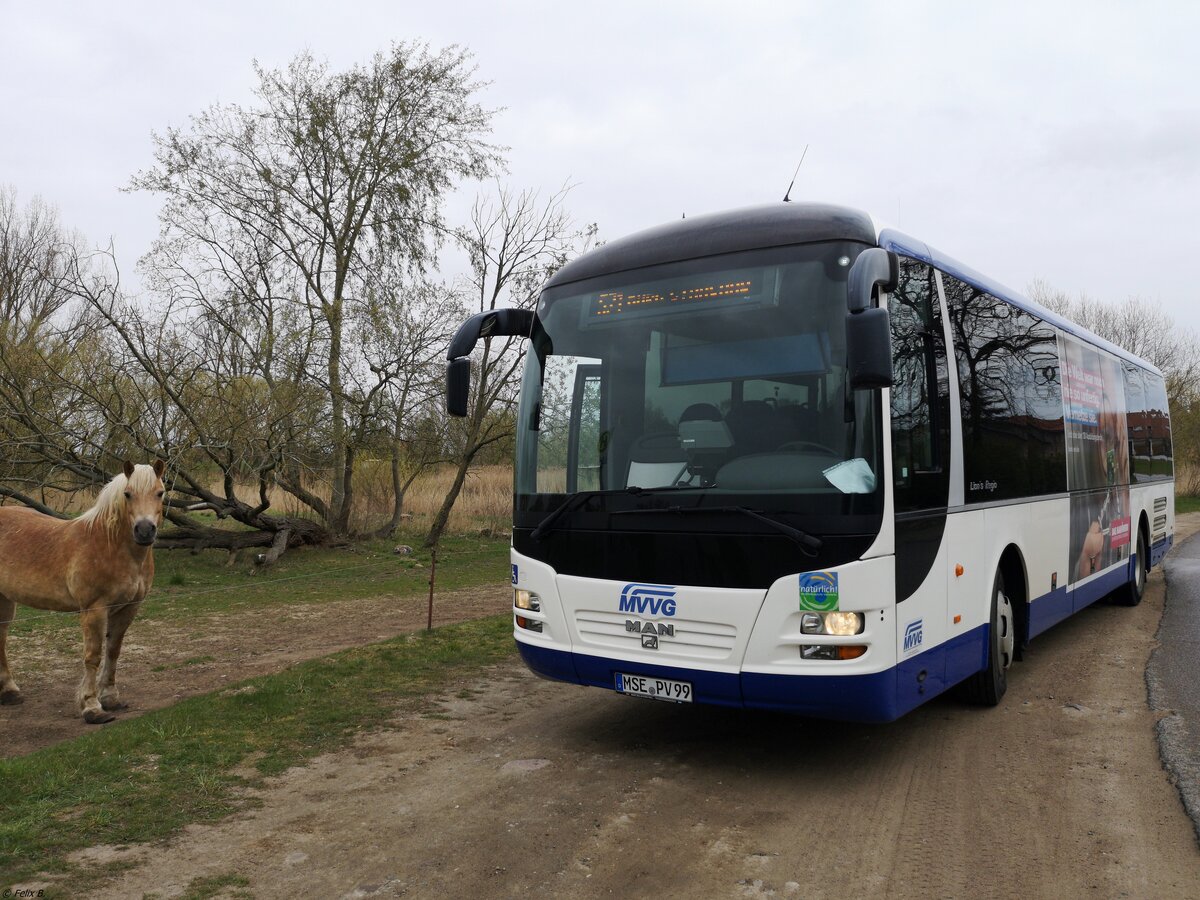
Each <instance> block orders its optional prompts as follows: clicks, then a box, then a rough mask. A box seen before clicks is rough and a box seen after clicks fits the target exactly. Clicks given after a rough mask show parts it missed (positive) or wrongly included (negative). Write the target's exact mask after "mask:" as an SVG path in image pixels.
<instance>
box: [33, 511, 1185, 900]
mask: <svg viewBox="0 0 1200 900" xmlns="http://www.w3.org/2000/svg"><path fill="white" fill-rule="evenodd" d="M1186 518H1187V519H1189V520H1192V519H1194V521H1184V519H1185V517H1180V522H1179V528H1178V530H1177V539H1178V540H1180V541H1181V540H1182V539H1183V537H1184V536H1185V535H1186V534H1188V533H1190V532H1192V531H1194V530H1195V529H1196V527H1197V526H1198V525H1200V514H1198V515H1196V516H1193V517H1186ZM493 592H495V593H496V594H498V598H494V597H492V596H491V595H492V593H493ZM467 602H468V601H465V600H464V606H463V607H461V608H466V606H465V605H466V603H467ZM471 602H476V603H479V604H480V606H479V611H480V612H481V613H482V612H492V611H495V609H494V608H493V606H492V604H494V603H498V604H499V608H500V609H504V608H507V603H508V597H507V591H506V589H503V588H501V587H497V588H495V589H489V590H488V591H482V592H479V595H478V596H477V597H476V599H475V600H474V601H471ZM442 606H443V608H444V609H446V610H448V611H450V610H453V609H455V608H456V607H454V606H452V605H451V604H448V603H447V604H442ZM322 609H323V610H324V608H322ZM1162 611H1163V580H1162V576H1161V573H1159V572H1155V573H1154V574H1153V575H1152V577H1151V581H1150V584H1149V587H1148V592H1147V597H1146V600H1145V602H1143V603H1142V605H1141V606H1139V607H1137V608H1135V609H1128V608H1124V607H1118V606H1112V605H1107V604H1098V605H1096V606H1094V607H1092V608H1090V609H1088V610H1086V611H1084V612H1082V613H1080V614H1079V615H1077V616H1074V617H1073V618H1072V619H1070V620H1068V621H1066V622H1064V623H1062V624H1061V625H1059V626H1057V627H1056V628H1054V629H1052V630H1051V631H1050V632H1049V633H1047V634H1045V635H1042V636H1041V637H1039V638H1038V639H1037V640H1036V641H1034V643H1033V645H1032V647H1031V649H1030V652H1029V654H1028V655H1027V658H1026V660H1025V661H1024V662H1022V663H1020V664H1018V665H1017V666H1016V668H1014V670H1013V671H1012V672H1011V674H1010V679H1009V692H1008V695H1007V697H1006V698H1005V700H1004V703H1003V704H1002V705H1001V706H1000V707H998V708H995V709H979V708H975V707H971V706H968V705H965V704H964V703H962V702H961V701H959V700H957V699H955V698H953V697H943V698H939V699H938V700H935V701H934V702H932V703H930V704H928V705H926V706H925V707H923V708H921V709H918V710H916V711H915V712H913V713H912V714H910V715H908V716H906V717H905V718H903V719H901V720H900V721H899V722H896V723H893V724H891V725H886V726H859V725H846V724H838V723H824V722H814V721H809V720H802V719H797V718H791V717H785V716H777V715H769V714H756V713H748V712H739V711H731V710H721V709H715V708H708V707H689V706H673V705H669V704H661V703H655V702H653V701H645V700H637V699H633V698H626V697H621V696H618V695H615V694H612V693H610V692H607V691H600V690H596V689H588V688H579V687H573V686H570V685H563V684H557V683H551V682H545V681H540V680H538V679H536V678H534V677H533V676H531V675H530V674H529V673H528V672H527V671H525V670H524V669H523V668H522V667H521V666H519V665H518V664H515V663H514V664H505V665H502V666H497V667H494V668H492V669H490V670H488V671H486V672H485V673H484V675H483V677H482V678H480V679H478V680H474V681H471V682H463V683H456V684H450V685H447V686H446V687H445V690H444V692H443V693H442V695H441V696H440V697H439V698H436V699H435V702H434V704H433V706H432V707H430V706H429V704H428V703H426V704H425V705H423V706H422V705H418V704H413V705H408V706H405V707H402V708H398V709H397V714H396V718H395V720H394V721H393V723H392V724H391V726H390V727H389V728H387V729H386V730H383V731H381V732H378V733H374V734H370V735H365V736H364V737H362V738H361V739H360V740H359V741H358V742H356V743H355V744H354V745H353V746H352V747H350V748H348V749H346V750H344V751H341V752H338V753H334V754H329V755H327V756H323V757H321V758H319V759H317V760H315V761H314V762H313V763H312V764H310V765H308V766H306V767H303V768H297V769H293V770H291V771H289V772H287V773H285V774H284V775H282V776H280V777H278V778H275V779H272V780H270V781H269V782H268V783H267V784H266V786H265V787H264V788H262V789H261V790H259V791H258V792H257V794H258V796H259V797H260V799H261V801H262V807H261V808H260V809H257V810H254V811H250V812H246V813H242V814H239V815H236V816H234V817H231V818H230V819H228V820H226V821H224V822H221V823H219V824H216V825H211V826H194V827H191V828H189V829H187V830H186V831H185V832H184V833H183V834H182V835H180V836H179V837H178V838H176V839H174V840H172V841H170V842H169V843H167V844H165V845H161V846H150V847H135V848H128V849H121V848H107V847H98V848H92V849H91V850H88V851H84V853H83V854H81V855H80V856H79V858H80V859H81V860H87V859H97V860H112V859H125V860H128V861H129V862H130V863H133V864H135V865H134V867H133V868H131V869H130V870H129V871H128V872H127V873H125V874H124V875H123V877H122V878H121V879H120V880H119V881H117V882H115V883H110V884H108V885H105V886H104V888H103V889H102V890H98V891H97V896H104V897H142V896H143V895H145V894H147V893H154V894H157V895H159V896H162V897H169V896H178V895H180V894H181V893H182V892H183V891H184V889H185V887H186V886H187V885H188V884H189V883H191V882H192V881H193V879H195V878H198V877H208V876H223V875H229V874H236V875H239V876H241V877H243V878H245V879H247V880H248V881H249V888H248V890H249V891H250V892H252V893H253V895H254V896H255V897H259V898H273V897H280V898H283V897H288V898H290V897H295V896H322V897H331V898H332V897H398V896H407V897H470V898H491V897H528V896H533V897H601V896H620V897H664V898H665V897H688V898H695V897H771V896H777V897H806V898H807V897H818V898H819V897H829V898H834V897H838V898H840V897H845V896H862V897H922V898H924V897H965V896H970V897H973V898H974V897H1055V898H1060V897H1102V898H1108V897H1135V898H1141V897H1154V898H1170V897H1190V898H1194V897H1196V896H1200V850H1198V849H1197V844H1196V840H1195V836H1194V834H1193V830H1192V823H1191V821H1190V820H1189V819H1188V818H1187V817H1186V815H1185V814H1184V812H1183V808H1182V804H1181V803H1180V800H1179V796H1178V794H1177V793H1176V791H1175V788H1174V787H1173V786H1172V785H1171V783H1170V782H1169V780H1168V778H1167V776H1166V775H1165V774H1164V772H1163V770H1162V768H1161V766H1160V764H1159V756H1158V747H1157V745H1156V742H1155V733H1154V731H1155V718H1156V716H1155V714H1154V713H1153V712H1152V711H1151V710H1150V709H1149V707H1148V706H1147V701H1146V685H1145V682H1144V672H1145V669H1146V662H1147V659H1148V657H1149V654H1150V652H1151V650H1152V649H1153V647H1154V643H1155V641H1154V634H1155V630H1156V628H1157V625H1158V622H1159V619H1160V617H1161V615H1162ZM345 612H347V611H345V610H343V611H341V613H342V614H344V613H345ZM376 612H378V610H377V611H376ZM304 614H306V615H308V614H321V615H328V616H330V617H331V618H330V619H329V620H328V622H329V628H330V630H331V631H332V629H333V627H334V624H333V623H334V622H336V621H338V619H339V611H337V610H336V609H328V610H327V611H325V612H322V611H321V610H310V611H307V612H305V613H304ZM273 615H274V614H273ZM419 621H420V620H418V622H419ZM370 622H371V623H372V624H371V625H370V627H367V628H364V629H363V630H362V631H361V633H360V635H359V638H360V640H368V639H374V637H375V636H386V633H394V631H395V629H396V628H397V627H398V626H397V625H393V624H389V625H385V624H384V623H383V621H382V620H381V619H379V618H378V617H377V616H374V617H372V618H371V619H370ZM277 624H278V627H279V628H280V629H286V625H285V624H284V623H282V622H280V623H277ZM293 624H294V623H293ZM343 624H345V627H346V629H347V630H346V631H344V632H339V635H340V636H338V637H337V638H336V639H334V638H333V637H332V636H331V632H327V637H329V644H328V645H327V646H325V647H322V648H317V649H314V650H313V651H312V652H314V653H315V652H325V650H326V649H332V648H333V646H335V645H339V644H338V642H340V641H342V640H349V639H350V638H351V637H352V634H351V631H350V625H349V623H345V622H343ZM164 627H165V626H164ZM271 627H275V626H274V625H272V626H271ZM158 637H160V636H159V635H145V636H144V637H143V638H142V640H144V641H145V643H146V644H147V645H148V646H156V647H159V648H160V649H159V650H158V651H156V653H155V657H154V658H155V659H161V655H160V654H161V646H162V645H161V644H158V643H152V642H151V638H155V639H157V638H158ZM220 637H221V640H220V641H219V642H218V641H214V644H213V646H212V647H209V648H206V649H205V650H204V652H207V653H210V654H213V655H216V654H218V653H221V652H223V651H222V649H221V647H220V646H217V644H218V643H224V644H228V643H230V642H233V643H235V644H237V645H238V646H240V647H242V648H244V649H239V650H236V651H235V650H230V653H232V654H235V655H236V658H237V659H240V660H242V665H244V666H245V668H243V669H242V670H241V671H242V673H244V674H250V673H252V672H253V671H258V669H253V668H250V667H252V666H259V665H264V664H265V661H263V660H262V659H261V657H260V654H258V653H257V652H255V653H251V649H250V648H254V647H257V646H276V645H275V644H271V643H270V642H268V643H267V644H260V643H259V642H260V640H261V633H260V635H259V636H257V637H256V635H255V634H254V633H251V632H248V631H247V630H246V627H245V621H244V620H243V621H242V622H241V623H239V626H238V628H235V629H233V630H231V631H230V632H228V633H226V634H224V635H222V636H220ZM279 646H282V642H281V643H280V645H279ZM179 652H180V653H181V654H184V653H185V654H187V655H188V656H192V655H194V654H195V653H197V652H200V651H197V650H196V649H194V648H188V649H183V648H181V649H180V651H179ZM274 652H281V653H282V652H284V651H283V650H277V651H274ZM287 652H291V653H293V654H301V655H302V654H303V653H304V652H305V651H302V650H298V649H297V648H296V647H295V646H294V645H293V646H291V647H290V648H288V651H287ZM310 655H311V654H310ZM223 658H224V657H223ZM292 658H300V655H296V656H294V657H292ZM278 665H279V663H275V664H274V667H278ZM268 667H271V666H268ZM190 668H192V667H187V668H184V669H180V670H178V673H179V680H177V681H176V682H175V684H174V687H175V689H177V690H178V689H179V685H180V684H181V683H182V682H183V681H185V680H187V679H188V678H191V677H199V676H201V675H202V674H203V673H199V672H196V673H190V672H188V669H190ZM223 671H224V672H225V674H227V675H228V676H229V677H230V678H234V677H240V674H239V675H235V674H234V673H233V672H232V671H231V670H230V667H229V666H228V664H227V665H226V666H225V667H224V670H223ZM213 677H219V676H215V675H212V674H209V675H208V676H207V678H208V679H209V680H208V681H207V682H206V684H207V686H208V687H211V686H212V685H213V684H215V683H218V682H214V681H212V680H211V679H212V678H213ZM129 678H130V682H131V683H133V682H134V681H136V682H137V683H138V684H141V685H143V689H144V681H143V679H141V678H135V677H134V673H132V672H131V673H130V676H129ZM189 685H191V682H189ZM28 687H32V685H31V684H28V683H27V689H28ZM199 689H206V688H205V687H202V686H201V685H199V684H196V685H191V686H189V687H187V688H184V690H185V691H192V690H199ZM131 690H132V688H131ZM64 698H65V699H69V698H68V697H66V692H64ZM141 702H142V703H146V702H147V701H146V700H145V699H144V698H143V699H142V701H141ZM166 702H169V698H168V700H167V701H166ZM31 704H32V699H31V702H30V704H27V705H26V709H22V711H21V714H22V715H24V714H26V710H27V709H28V708H29V707H30V706H31ZM72 727H74V726H72ZM226 896H233V894H232V893H231V894H228V895H226Z"/></svg>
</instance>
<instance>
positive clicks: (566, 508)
mask: <svg viewBox="0 0 1200 900" xmlns="http://www.w3.org/2000/svg"><path fill="white" fill-rule="evenodd" d="M700 487H701V485H698V484H697V485H685V486H683V487H674V486H672V487H659V488H644V487H638V486H637V485H636V484H631V485H629V487H623V488H615V489H613V490H607V491H579V492H577V493H574V494H572V495H571V496H570V497H568V498H567V499H566V500H564V501H563V502H562V504H561V505H560V506H559V507H558V508H557V509H556V510H554V512H552V513H550V515H548V516H546V518H544V519H542V521H541V523H540V524H539V525H538V526H537V528H535V529H533V531H531V532H530V533H529V536H530V537H531V538H532V539H533V540H535V541H540V540H541V539H542V538H544V537H545V536H546V532H548V531H550V529H552V528H553V527H554V523H555V522H557V521H558V520H559V519H561V518H562V517H563V516H565V515H566V514H567V513H569V512H571V511H573V510H576V509H579V507H581V506H583V504H585V503H587V502H588V501H589V500H591V499H592V498H593V497H605V496H609V495H612V494H632V495H633V496H635V497H641V496H643V495H646V494H656V493H659V492H660V491H689V490H693V491H694V490H698V489H699V488H700Z"/></svg>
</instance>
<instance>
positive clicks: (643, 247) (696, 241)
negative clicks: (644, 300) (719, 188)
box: [546, 203, 878, 288]
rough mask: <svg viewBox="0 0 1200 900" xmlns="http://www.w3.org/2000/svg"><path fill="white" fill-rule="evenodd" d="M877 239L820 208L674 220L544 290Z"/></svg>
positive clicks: (845, 211) (569, 269)
mask: <svg viewBox="0 0 1200 900" xmlns="http://www.w3.org/2000/svg"><path fill="white" fill-rule="evenodd" d="M877 237H878V235H877V233H876V230H875V223H874V222H872V221H871V217H870V216H868V215H867V214H866V213H863V212H859V211H858V210H856V209H849V208H848V207H845V206H830V205H827V204H824V203H773V204H770V205H768V206H751V207H748V208H746V209H734V210H729V211H727V212H719V213H711V214H709V215H704V216H695V217H692V218H688V219H677V220H676V221H674V222H668V223H667V224H666V225H659V226H658V227H656V228H649V229H646V230H645V231H639V232H636V233H635V234H631V235H628V236H627V237H622V238H618V239H617V240H615V241H612V242H610V243H607V244H604V245H603V246H601V247H597V248H596V249H595V250H593V251H591V252H590V253H585V254H584V255H583V256H580V257H578V258H577V259H574V260H572V261H571V262H569V263H567V264H566V265H565V266H563V267H562V268H561V269H559V270H558V271H557V272H556V273H554V275H553V276H552V277H551V278H550V280H549V281H548V282H547V283H546V287H548V288H550V287H558V286H559V285H562V284H569V283H571V282H573V281H583V280H584V279H585V278H593V277H595V276H597V275H609V274H612V273H614V272H624V271H627V270H628V269H640V268H642V267H643V266H653V265H658V264H659V263H672V262H682V261H683V260H686V259H697V258H700V257H703V256H716V255H718V254H721V253H737V252H738V251H740V250H759V249H762V248H764V247H784V246H787V245H788V244H807V243H812V242H815V241H836V240H849V241H859V242H861V243H863V244H867V245H870V246H874V245H875V242H876V239H877Z"/></svg>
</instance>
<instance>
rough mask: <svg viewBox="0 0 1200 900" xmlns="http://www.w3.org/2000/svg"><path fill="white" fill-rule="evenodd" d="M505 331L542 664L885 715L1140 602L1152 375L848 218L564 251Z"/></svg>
mask: <svg viewBox="0 0 1200 900" xmlns="http://www.w3.org/2000/svg"><path fill="white" fill-rule="evenodd" d="M498 335H523V336H527V337H528V339H529V342H530V344H529V350H528V354H527V362H526V366H525V371H524V378H523V381H522V386H521V397H520V405H519V411H518V415H517V443H516V448H517V449H516V454H517V459H516V471H515V491H514V522H513V546H512V582H513V589H514V609H513V617H514V618H513V621H514V634H515V637H516V640H517V645H518V647H519V649H520V652H521V655H522V656H523V657H524V659H525V661H526V663H527V664H528V665H529V667H530V668H531V669H532V670H533V671H535V672H537V673H539V674H541V675H544V676H547V677H549V678H552V679H558V680H561V681H566V682H572V683H576V684H583V685H592V686H596V687H602V688H608V689H611V690H616V691H619V692H622V693H625V694H631V695H637V696H642V697H653V698H656V699H665V700H673V701H680V702H698V703H712V704H720V705H725V706H735V707H748V708H759V709H771V710H785V711H790V712H795V713H800V714H805V715H813V716H821V717H828V718H837V719H849V720H859V721H877V722H878V721H890V720H893V719H895V718H897V717H898V716H900V715H903V714H904V713H905V712H907V711H908V710H911V709H912V708H914V707H915V706H917V705H919V704H921V703H923V702H924V701H926V700H929V699H930V698H932V697H935V696H937V695H938V694H940V693H942V692H943V691H945V690H946V689H948V688H950V687H952V686H954V685H956V684H959V683H965V689H966V691H967V693H968V694H970V695H971V696H972V697H973V698H974V699H976V700H977V701H979V702H981V703H984V704H995V703H998V702H999V701H1000V698H1001V697H1002V696H1003V694H1004V692H1005V688H1006V684H1007V682H1006V672H1007V670H1008V667H1009V665H1010V664H1011V663H1012V662H1013V661H1014V660H1016V659H1020V657H1021V654H1022V650H1023V649H1024V648H1025V647H1026V646H1027V643H1028V642H1029V640H1030V639H1031V638H1033V637H1035V636H1037V635H1038V634H1039V633H1040V632H1042V631H1045V630H1046V629H1047V628H1050V627H1051V626H1053V625H1054V624H1055V623H1057V622H1059V621H1060V620H1062V619H1064V618H1066V617H1067V616H1069V615H1070V614H1071V613H1073V612H1076V611H1078V610H1080V609H1082V608H1083V607H1085V606H1087V605H1089V604H1091V603H1094V602H1095V601H1097V600H1099V599H1100V598H1102V597H1106V596H1108V595H1114V596H1115V597H1116V598H1117V599H1118V600H1120V601H1122V602H1125V603H1127V604H1131V605H1132V604H1136V603H1137V602H1139V601H1140V599H1141V597H1142V592H1143V590H1144V588H1145V583H1146V575H1147V571H1148V569H1149V568H1150V567H1152V566H1154V565H1157V564H1158V563H1159V561H1160V560H1161V559H1162V557H1163V555H1164V554H1165V553H1166V552H1167V550H1168V548H1169V547H1170V546H1171V542H1172V539H1173V526H1174V494H1173V485H1174V480H1173V474H1172V462H1171V427H1170V418H1169V416H1168V410H1167V397H1166V391H1165V388H1164V383H1163V378H1162V374H1161V372H1159V371H1158V370H1157V369H1156V368H1155V367H1154V366H1152V365H1150V364H1149V363H1147V362H1145V361H1144V360H1141V359H1139V358H1137V357H1135V356H1133V355H1132V354H1130V353H1128V352H1126V351H1125V350H1122V349H1121V348H1119V347H1116V346H1113V345H1112V344H1110V343H1108V342H1106V341H1104V340H1102V339H1100V338H1098V337H1096V336H1095V335H1093V334H1090V333H1089V332H1087V331H1086V330H1084V329H1083V328H1081V327H1079V326H1078V325H1075V324H1073V323H1071V322H1068V321H1065V320H1064V319H1062V318H1061V317H1059V316H1057V315H1055V314H1053V313H1051V312H1049V311H1048V310H1046V309H1043V308H1041V307H1040V306H1038V305H1037V304H1035V303H1032V302H1031V301H1029V300H1028V299H1026V298H1024V297H1022V296H1021V295H1019V294H1016V293H1014V292H1012V291H1010V290H1007V289H1006V288H1004V287H1002V286H1001V285H999V284H997V283H996V282H994V281H992V280H990V279H988V278H986V277H984V276H982V275H979V274H978V273H976V272H974V271H972V270H971V269H969V268H967V267H966V266H963V265H961V264H960V263H958V262H956V261H954V260H953V259H950V258H949V257H947V256H945V255H943V254H942V253H939V252H938V251H937V250H934V249H933V248H931V247H929V246H928V245H926V244H925V243H923V242H921V241H919V240H916V239H914V238H911V237H908V236H907V235H904V234H901V233H899V232H897V231H895V230H892V229H882V230H880V229H878V228H877V227H876V225H875V224H874V223H873V221H872V219H871V218H870V217H869V216H867V215H865V214H862V213H859V212H857V211H854V210H851V209H845V208H839V207H833V206H825V205H818V204H801V203H780V204H776V205H773V206H767V207H760V208H752V209H748V210H740V211H736V212H729V213H723V214H718V215H712V216H707V217H704V218H689V219H684V220H680V221H677V222H674V223H672V224H669V225H665V226H662V227H660V228H656V229H652V230H649V231H646V232H643V233H640V234H636V235H633V236H631V237H628V238H624V239H622V240H618V241H614V242H612V243H610V244H607V245H605V246H602V247H600V248H599V249H597V250H594V251H592V252H590V253H588V254H586V255H584V256H581V257H579V258H578V259H576V260H574V261H573V262H571V263H569V264H568V265H566V266H564V267H563V268H562V269H561V270H559V271H558V272H557V273H556V274H555V275H554V276H553V277H552V278H551V279H550V280H549V281H548V283H547V284H546V285H545V287H544V289H543V291H542V294H541V296H540V298H539V300H538V303H537V307H536V309H535V310H516V309H508V310H497V311H492V312H485V313H482V314H480V315H477V316H474V317H473V318H471V319H470V320H469V321H468V322H466V323H465V324H464V325H463V326H462V328H461V329H460V331H459V333H458V335H457V336H456V338H455V340H454V342H453V344H452V346H451V349H450V354H449V356H450V364H449V366H448V387H449V397H448V404H447V405H448V409H449V410H450V412H451V413H453V414H458V415H462V414H464V413H465V411H466V408H467V399H468V391H469V381H470V359H469V357H470V353H471V351H472V349H473V348H474V347H475V346H476V343H477V341H478V340H479V339H480V338H481V337H489V336H498Z"/></svg>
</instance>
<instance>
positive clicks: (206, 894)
mask: <svg viewBox="0 0 1200 900" xmlns="http://www.w3.org/2000/svg"><path fill="white" fill-rule="evenodd" d="M249 886H250V881H249V880H248V879H246V878H243V877H242V876H241V875H233V874H229V875H210V876H208V877H207V878H193V879H192V880H191V881H189V882H188V886H187V887H186V888H184V891H183V893H182V894H181V895H180V900H209V898H211V897H215V896H217V894H222V893H224V894H226V896H229V897H234V898H238V900H242V898H251V897H253V896H254V895H253V894H251V893H250V892H249V891H243V890H233V891H229V890H227V888H244V887H249Z"/></svg>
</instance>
